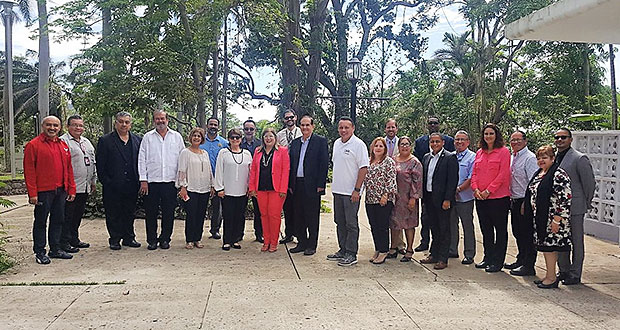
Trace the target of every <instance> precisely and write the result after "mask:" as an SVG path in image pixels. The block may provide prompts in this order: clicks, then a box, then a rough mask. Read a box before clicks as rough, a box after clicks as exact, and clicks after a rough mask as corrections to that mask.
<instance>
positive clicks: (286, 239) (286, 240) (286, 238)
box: [280, 236, 293, 244]
mask: <svg viewBox="0 0 620 330" xmlns="http://www.w3.org/2000/svg"><path fill="white" fill-rule="evenodd" d="M292 241H293V236H286V237H284V238H283V239H281V240H280V244H286V243H290V242H292Z"/></svg>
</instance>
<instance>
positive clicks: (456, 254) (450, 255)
mask: <svg viewBox="0 0 620 330" xmlns="http://www.w3.org/2000/svg"><path fill="white" fill-rule="evenodd" d="M458 257H459V254H458V253H450V254H448V258H457V259H458Z"/></svg>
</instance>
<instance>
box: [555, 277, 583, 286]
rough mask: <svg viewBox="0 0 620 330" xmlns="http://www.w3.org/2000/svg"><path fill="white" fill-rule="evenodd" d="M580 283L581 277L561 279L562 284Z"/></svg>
mask: <svg viewBox="0 0 620 330" xmlns="http://www.w3.org/2000/svg"><path fill="white" fill-rule="evenodd" d="M556 282H557V281H556ZM580 283H581V279H579V278H576V277H569V278H566V279H564V280H563V281H562V284H564V285H576V284H580Z"/></svg>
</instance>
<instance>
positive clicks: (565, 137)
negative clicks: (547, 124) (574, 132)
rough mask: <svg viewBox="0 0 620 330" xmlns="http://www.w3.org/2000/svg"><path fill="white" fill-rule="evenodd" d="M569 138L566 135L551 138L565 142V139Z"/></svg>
mask: <svg viewBox="0 0 620 330" xmlns="http://www.w3.org/2000/svg"><path fill="white" fill-rule="evenodd" d="M569 137H570V136H568V135H556V136H554V137H553V138H554V139H556V140H566V139H568V138H569Z"/></svg>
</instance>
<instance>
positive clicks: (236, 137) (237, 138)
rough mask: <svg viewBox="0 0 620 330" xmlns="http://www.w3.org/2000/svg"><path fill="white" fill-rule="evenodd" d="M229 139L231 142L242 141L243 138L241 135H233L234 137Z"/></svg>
mask: <svg viewBox="0 0 620 330" xmlns="http://www.w3.org/2000/svg"><path fill="white" fill-rule="evenodd" d="M228 139H229V140H241V137H240V136H239V135H233V136H229V137H228Z"/></svg>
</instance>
